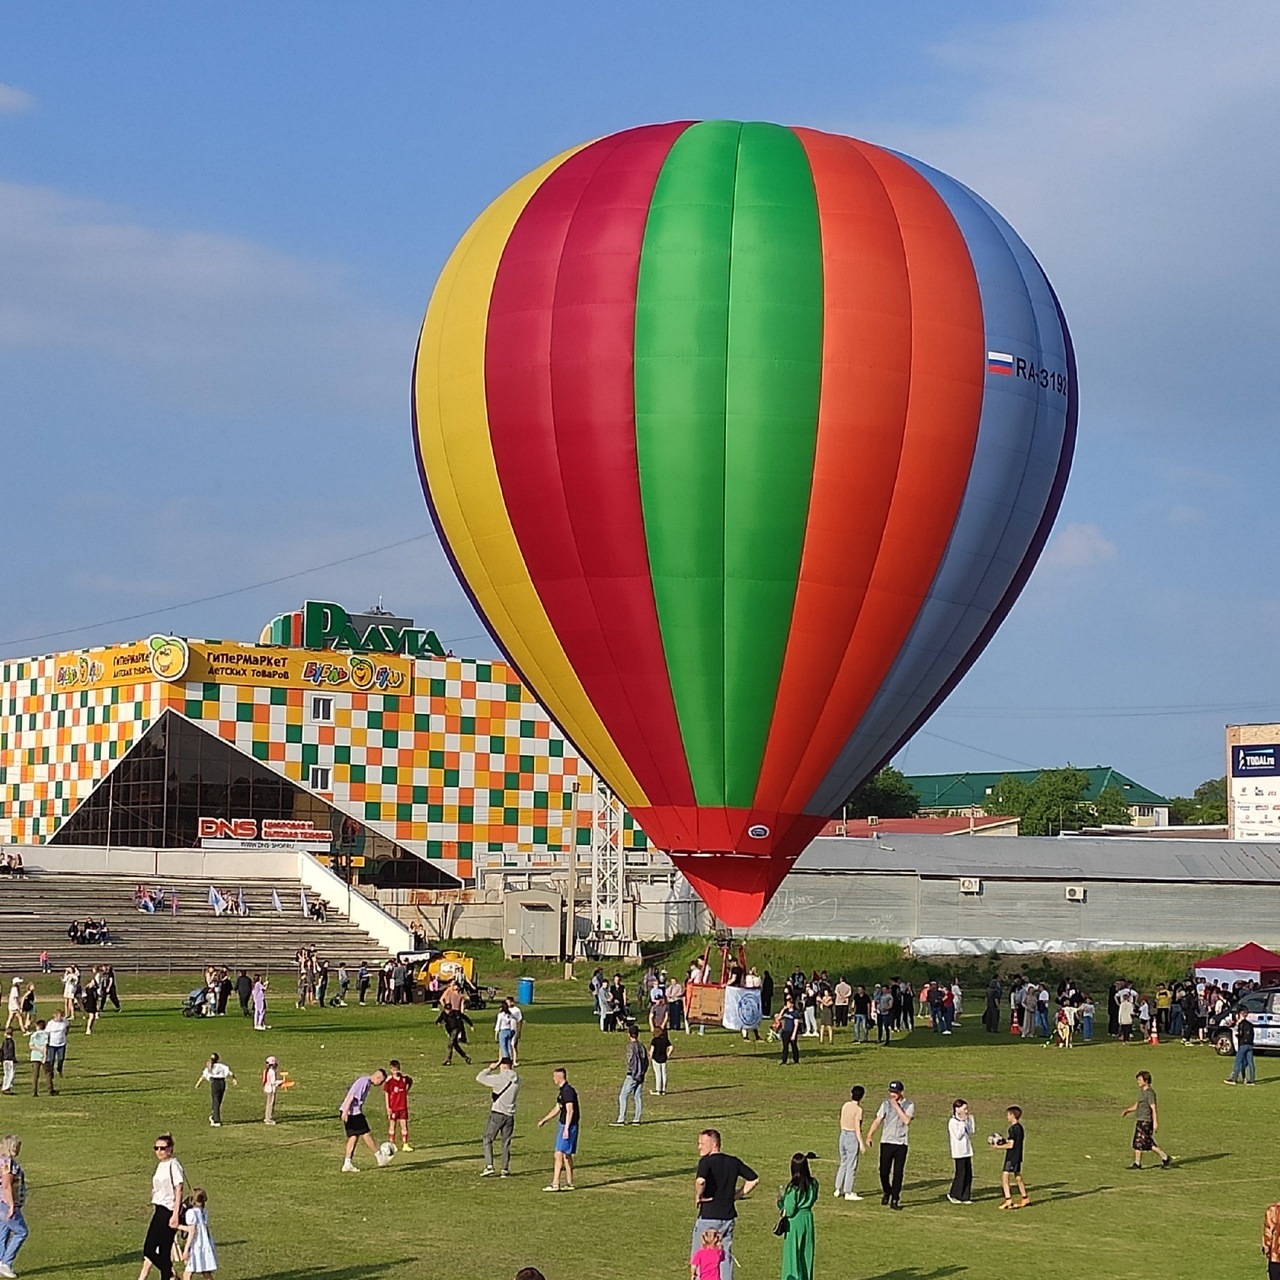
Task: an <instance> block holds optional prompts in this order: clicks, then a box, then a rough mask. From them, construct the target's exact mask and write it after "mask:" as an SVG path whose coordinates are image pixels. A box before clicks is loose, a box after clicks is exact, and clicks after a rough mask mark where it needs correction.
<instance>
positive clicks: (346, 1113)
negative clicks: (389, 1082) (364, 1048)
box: [338, 1067, 391, 1173]
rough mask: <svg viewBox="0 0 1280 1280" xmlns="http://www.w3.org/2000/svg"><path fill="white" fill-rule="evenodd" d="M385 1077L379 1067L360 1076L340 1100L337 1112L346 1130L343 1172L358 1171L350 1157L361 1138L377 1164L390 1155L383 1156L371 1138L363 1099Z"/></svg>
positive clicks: (382, 1162) (384, 1160)
mask: <svg viewBox="0 0 1280 1280" xmlns="http://www.w3.org/2000/svg"><path fill="white" fill-rule="evenodd" d="M386 1078H387V1073H386V1072H385V1071H383V1069H382V1068H381V1067H379V1068H378V1069H377V1070H376V1071H374V1072H373V1073H372V1074H370V1075H367V1076H361V1077H360V1078H359V1079H358V1080H356V1081H355V1082H354V1083H353V1084H352V1086H351V1088H350V1089H348V1090H347V1096H346V1097H345V1098H343V1100H342V1107H341V1109H340V1110H339V1112H338V1114H339V1115H340V1116H341V1117H342V1124H343V1127H344V1128H345V1129H346V1132H347V1148H346V1151H345V1152H344V1153H343V1157H342V1172H343V1173H359V1172H360V1170H359V1169H357V1168H356V1166H355V1163H354V1161H353V1160H352V1159H351V1157H352V1156H353V1155H355V1153H356V1143H357V1142H359V1141H360V1139H361V1138H363V1139H364V1144H365V1146H366V1147H368V1148H369V1150H370V1151H372V1152H373V1157H374V1159H375V1160H377V1162H378V1164H379V1165H384V1164H386V1163H387V1161H388V1160H390V1159H391V1157H390V1156H384V1155H383V1154H382V1152H381V1151H379V1150H378V1147H377V1145H376V1144H375V1143H374V1141H373V1138H372V1137H370V1135H369V1121H368V1118H367V1117H366V1116H365V1114H364V1103H365V1099H366V1098H367V1097H368V1096H369V1090H370V1089H374V1088H380V1087H381V1085H382V1082H383V1081H384V1080H385V1079H386Z"/></svg>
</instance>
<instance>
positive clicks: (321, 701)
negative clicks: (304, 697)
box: [311, 694, 333, 724]
mask: <svg viewBox="0 0 1280 1280" xmlns="http://www.w3.org/2000/svg"><path fill="white" fill-rule="evenodd" d="M311 719H312V720H314V721H315V722H316V723H317V724H332V723H333V699H332V698H322V697H320V696H319V695H318V694H317V695H313V696H312V699H311Z"/></svg>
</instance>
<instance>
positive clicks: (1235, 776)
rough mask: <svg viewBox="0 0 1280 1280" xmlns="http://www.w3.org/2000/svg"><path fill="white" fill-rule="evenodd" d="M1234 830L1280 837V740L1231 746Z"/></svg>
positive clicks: (1253, 836)
mask: <svg viewBox="0 0 1280 1280" xmlns="http://www.w3.org/2000/svg"><path fill="white" fill-rule="evenodd" d="M1231 817H1232V822H1231V834H1232V836H1233V837H1234V838H1235V839H1236V840H1275V841H1280V743H1257V744H1254V743H1251V744H1248V745H1245V746H1239V745H1235V744H1233V745H1232V747H1231Z"/></svg>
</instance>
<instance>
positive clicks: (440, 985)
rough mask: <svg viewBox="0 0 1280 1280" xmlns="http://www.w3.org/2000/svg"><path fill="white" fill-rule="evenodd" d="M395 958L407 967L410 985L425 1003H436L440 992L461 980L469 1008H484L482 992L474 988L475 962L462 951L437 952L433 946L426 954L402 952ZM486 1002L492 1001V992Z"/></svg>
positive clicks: (475, 986) (422, 952)
mask: <svg viewBox="0 0 1280 1280" xmlns="http://www.w3.org/2000/svg"><path fill="white" fill-rule="evenodd" d="M398 958H399V959H401V960H403V961H404V962H405V964H407V965H408V966H409V971H410V973H411V974H412V975H413V984H414V986H416V987H417V988H418V989H419V990H420V991H423V992H425V997H426V1002H427V1003H428V1004H435V1003H436V1001H437V1000H438V999H439V998H440V992H441V991H443V990H444V989H445V987H447V986H448V985H449V984H450V983H451V982H454V981H456V980H461V982H462V986H463V989H464V990H465V991H466V993H467V1006H468V1008H471V1009H483V1008H484V1005H485V999H484V993H482V992H481V990H480V988H479V987H478V986H477V985H476V962H475V958H474V957H473V956H469V955H467V954H466V953H465V952H462V951H437V950H436V949H435V948H434V947H432V948H428V949H427V950H426V951H402V952H400V954H399V957H398ZM489 999H490V1000H492V999H493V995H492V992H490V994H489Z"/></svg>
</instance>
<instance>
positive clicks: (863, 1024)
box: [853, 986, 871, 1044]
mask: <svg viewBox="0 0 1280 1280" xmlns="http://www.w3.org/2000/svg"><path fill="white" fill-rule="evenodd" d="M870 1025H871V997H870V996H869V995H867V989H866V987H862V986H860V987H859V988H858V989H857V991H855V992H854V993H853V1039H854V1043H855V1044H866V1042H867V1028H868V1027H869V1026H870Z"/></svg>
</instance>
